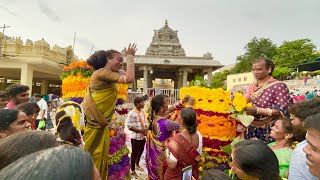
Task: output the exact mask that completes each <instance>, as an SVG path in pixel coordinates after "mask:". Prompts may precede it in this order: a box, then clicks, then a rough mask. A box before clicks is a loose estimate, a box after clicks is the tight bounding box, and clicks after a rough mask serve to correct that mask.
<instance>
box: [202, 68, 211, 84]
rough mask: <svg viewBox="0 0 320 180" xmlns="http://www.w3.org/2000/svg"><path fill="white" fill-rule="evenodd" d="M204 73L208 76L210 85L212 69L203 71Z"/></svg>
mask: <svg viewBox="0 0 320 180" xmlns="http://www.w3.org/2000/svg"><path fill="white" fill-rule="evenodd" d="M203 72H204V73H207V76H208V85H210V84H211V83H212V68H206V69H204V70H203Z"/></svg>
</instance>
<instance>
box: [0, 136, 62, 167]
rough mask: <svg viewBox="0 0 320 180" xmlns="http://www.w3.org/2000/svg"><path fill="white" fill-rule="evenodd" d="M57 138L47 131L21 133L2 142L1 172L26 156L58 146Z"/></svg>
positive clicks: (0, 146) (0, 155)
mask: <svg viewBox="0 0 320 180" xmlns="http://www.w3.org/2000/svg"><path fill="white" fill-rule="evenodd" d="M58 145H59V143H58V141H57V140H56V136H55V135H54V134H52V133H50V132H46V131H29V132H20V133H16V134H14V135H12V136H9V137H7V138H4V139H2V140H1V141H0V159H1V161H0V170H1V169H3V168H4V167H6V166H7V165H9V164H10V163H12V162H14V161H16V160H17V159H19V158H21V157H24V156H26V155H29V154H32V153H34V152H38V151H40V150H43V149H48V148H52V147H56V146H58Z"/></svg>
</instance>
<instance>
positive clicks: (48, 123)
mask: <svg viewBox="0 0 320 180" xmlns="http://www.w3.org/2000/svg"><path fill="white" fill-rule="evenodd" d="M47 104H48V111H47V117H48V118H47V119H46V129H52V128H54V126H53V122H52V120H53V119H52V118H51V117H52V116H51V114H52V110H53V104H52V102H51V101H49V102H47Z"/></svg>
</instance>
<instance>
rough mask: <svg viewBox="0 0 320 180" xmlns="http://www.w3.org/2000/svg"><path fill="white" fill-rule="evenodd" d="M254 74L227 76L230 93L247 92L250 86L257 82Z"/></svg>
mask: <svg viewBox="0 0 320 180" xmlns="http://www.w3.org/2000/svg"><path fill="white" fill-rule="evenodd" d="M255 81H256V80H255V78H254V76H253V74H252V72H246V73H238V74H230V75H228V76H227V90H228V91H233V92H236V91H241V92H243V91H245V90H246V88H247V87H248V85H249V84H251V83H253V82H255Z"/></svg>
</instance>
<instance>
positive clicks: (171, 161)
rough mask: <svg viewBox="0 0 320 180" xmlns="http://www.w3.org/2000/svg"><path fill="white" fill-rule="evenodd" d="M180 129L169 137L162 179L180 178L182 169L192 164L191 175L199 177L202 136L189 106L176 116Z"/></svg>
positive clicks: (195, 117)
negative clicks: (165, 165) (167, 155)
mask: <svg viewBox="0 0 320 180" xmlns="http://www.w3.org/2000/svg"><path fill="white" fill-rule="evenodd" d="M179 120H180V122H181V126H182V129H183V130H182V131H181V132H180V133H178V134H176V135H174V136H173V138H170V140H169V142H168V144H167V148H168V149H169V151H170V156H169V157H168V158H167V163H168V168H167V169H166V172H165V176H164V179H172V180H174V179H177V180H180V179H181V178H182V169H183V168H185V167H186V166H189V165H192V176H193V177H194V178H195V179H198V177H199V170H198V164H199V161H200V157H201V153H202V136H201V134H200V133H199V132H198V131H197V122H196V121H197V115H196V112H195V111H194V110H193V109H191V108H184V109H182V110H181V112H180V115H179V117H178V121H179Z"/></svg>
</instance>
